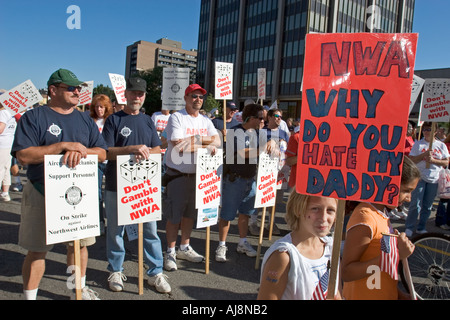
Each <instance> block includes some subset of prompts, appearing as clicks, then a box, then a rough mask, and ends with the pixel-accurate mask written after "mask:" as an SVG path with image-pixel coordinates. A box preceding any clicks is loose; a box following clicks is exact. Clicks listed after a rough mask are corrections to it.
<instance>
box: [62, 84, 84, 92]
mask: <svg viewBox="0 0 450 320" xmlns="http://www.w3.org/2000/svg"><path fill="white" fill-rule="evenodd" d="M56 87H58V88H62V89H65V90H66V91H69V92H74V91H75V90H78V92H81V89H83V88H82V87H80V86H68V87H65V86H61V85H59V86H56Z"/></svg>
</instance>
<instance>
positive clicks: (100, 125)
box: [95, 118, 105, 133]
mask: <svg viewBox="0 0 450 320" xmlns="http://www.w3.org/2000/svg"><path fill="white" fill-rule="evenodd" d="M95 123H96V124H97V127H98V131H100V133H102V132H103V126H104V125H105V118H98V119H96V120H95Z"/></svg>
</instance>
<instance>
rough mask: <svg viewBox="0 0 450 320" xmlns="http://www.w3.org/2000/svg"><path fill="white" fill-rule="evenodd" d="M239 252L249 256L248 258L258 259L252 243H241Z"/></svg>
mask: <svg viewBox="0 0 450 320" xmlns="http://www.w3.org/2000/svg"><path fill="white" fill-rule="evenodd" d="M236 250H237V252H239V253H245V254H246V255H247V257H251V258H254V257H256V250H255V249H253V247H252V246H251V244H250V243H248V241H247V240H246V241H244V243H242V244H241V243H239V244H238V246H237V249H236Z"/></svg>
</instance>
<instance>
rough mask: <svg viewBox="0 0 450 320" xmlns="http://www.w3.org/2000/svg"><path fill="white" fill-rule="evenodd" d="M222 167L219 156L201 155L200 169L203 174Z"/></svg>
mask: <svg viewBox="0 0 450 320" xmlns="http://www.w3.org/2000/svg"><path fill="white" fill-rule="evenodd" d="M219 166H220V160H219V156H218V155H215V156H210V155H201V156H200V168H201V169H202V170H203V172H211V171H213V170H217V168H218V167H219Z"/></svg>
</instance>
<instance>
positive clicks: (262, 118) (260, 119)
mask: <svg viewBox="0 0 450 320" xmlns="http://www.w3.org/2000/svg"><path fill="white" fill-rule="evenodd" d="M251 118H253V119H259V121H263V120H264V117H255V116H251Z"/></svg>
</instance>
